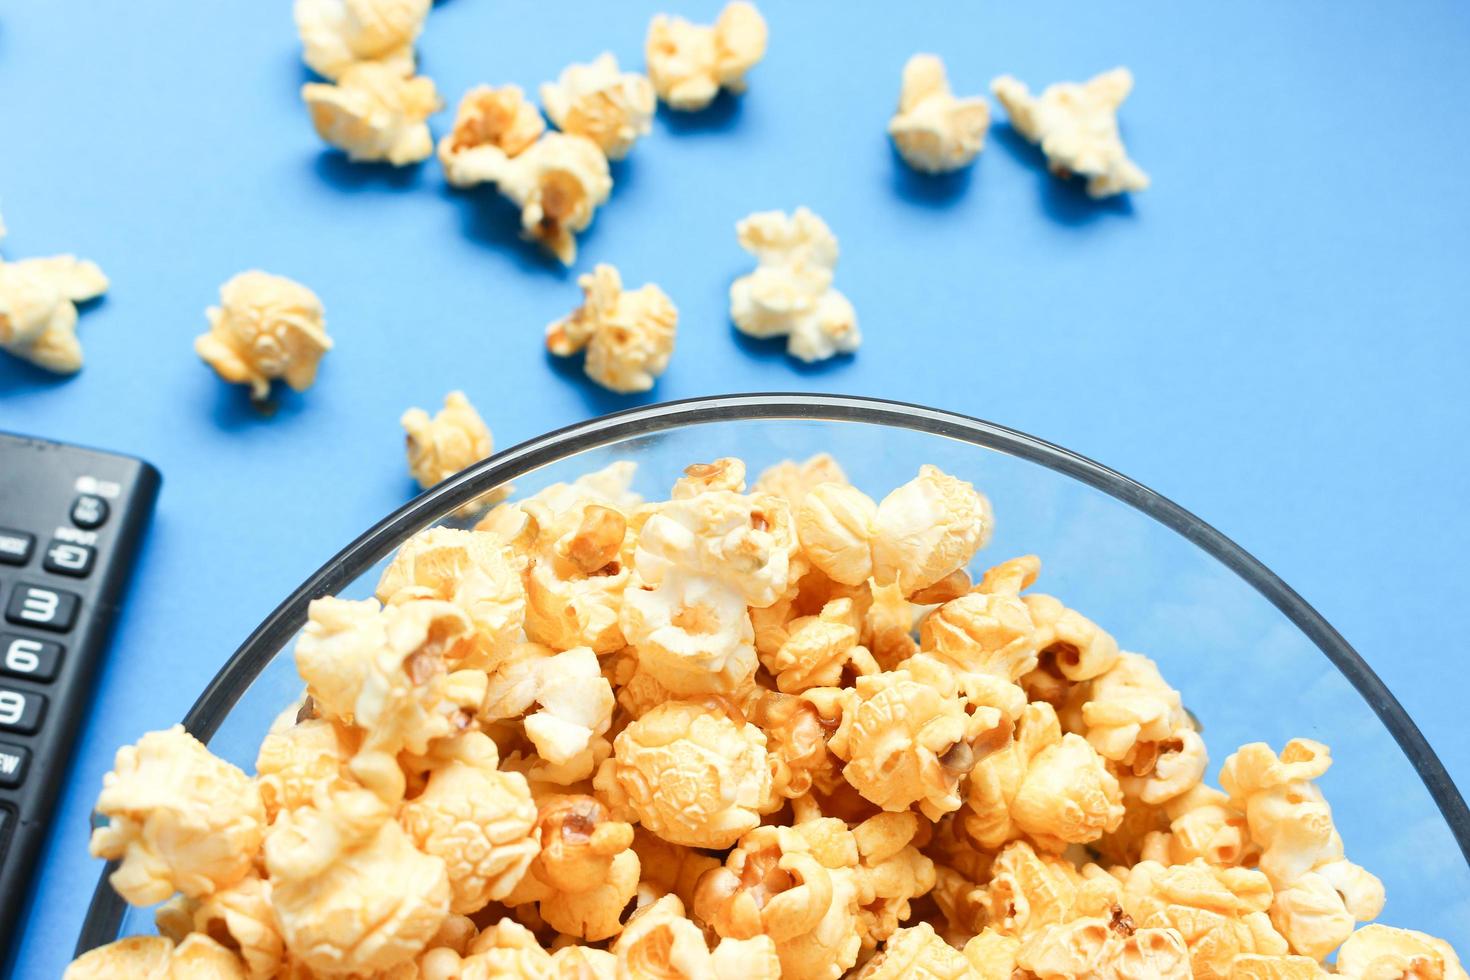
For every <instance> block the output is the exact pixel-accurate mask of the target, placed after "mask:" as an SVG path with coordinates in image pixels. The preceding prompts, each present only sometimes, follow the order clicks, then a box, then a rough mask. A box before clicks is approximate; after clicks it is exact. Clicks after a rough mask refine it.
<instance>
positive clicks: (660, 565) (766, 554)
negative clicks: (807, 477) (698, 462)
mask: <svg viewBox="0 0 1470 980" xmlns="http://www.w3.org/2000/svg"><path fill="white" fill-rule="evenodd" d="M797 547H798V546H797V539H796V531H795V528H794V526H793V522H792V519H791V509H790V507H789V506H787V504H786V502H785V501H784V500H781V499H780V498H779V497H772V496H770V495H767V494H750V495H745V494H740V493H736V492H734V491H731V490H711V491H707V492H705V493H701V494H698V495H696V496H693V497H686V498H683V499H677V500H670V501H668V502H666V503H663V504H659V505H657V506H655V507H654V508H653V509H652V510H651V511H650V512H649V514H648V516H647V519H646V520H645V521H644V522H643V528H642V530H641V531H640V532H639V535H638V547H637V550H636V552H635V553H634V556H633V561H634V565H635V567H636V568H637V571H638V574H639V576H640V577H641V578H642V580H643V581H644V582H645V583H646V584H648V585H651V586H657V585H659V583H661V582H662V581H663V579H664V577H665V575H667V574H669V573H670V572H682V573H685V574H690V575H699V576H704V577H708V578H710V579H713V580H715V581H718V582H721V583H723V584H725V585H727V586H729V587H730V588H732V589H734V590H735V591H736V592H737V593H738V594H739V595H740V596H741V598H742V599H743V601H744V602H745V603H747V604H748V605H751V606H755V607H758V608H759V607H763V606H769V605H772V604H774V603H775V602H776V601H777V600H778V599H779V598H781V596H782V595H783V594H784V593H785V591H786V589H787V587H788V586H789V585H790V583H791V572H792V558H793V556H794V555H795V554H796V551H797Z"/></svg>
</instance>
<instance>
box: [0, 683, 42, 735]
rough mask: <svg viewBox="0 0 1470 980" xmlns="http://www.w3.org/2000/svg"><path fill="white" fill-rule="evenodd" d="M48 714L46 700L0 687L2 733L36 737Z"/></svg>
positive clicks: (38, 695)
mask: <svg viewBox="0 0 1470 980" xmlns="http://www.w3.org/2000/svg"><path fill="white" fill-rule="evenodd" d="M45 714H46V698H45V697H43V696H42V695H40V694H32V693H31V692H30V691H17V690H16V689H15V688H13V687H0V732H15V733H17V734H19V735H34V734H35V733H36V729H38V728H40V727H41V719H42V717H44V716H45Z"/></svg>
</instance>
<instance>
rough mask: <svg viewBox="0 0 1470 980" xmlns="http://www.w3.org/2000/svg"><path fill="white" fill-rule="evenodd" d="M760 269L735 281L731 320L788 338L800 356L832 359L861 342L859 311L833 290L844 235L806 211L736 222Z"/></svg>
mask: <svg viewBox="0 0 1470 980" xmlns="http://www.w3.org/2000/svg"><path fill="white" fill-rule="evenodd" d="M735 232H736V235H737V236H738V238H739V240H740V247H741V248H743V249H745V250H746V251H747V252H750V253H751V254H752V255H754V256H755V257H756V263H757V265H756V270H755V271H754V272H752V273H751V274H750V275H746V276H741V277H740V278H739V279H736V280H735V282H734V283H732V284H731V285H730V319H731V320H733V321H734V322H735V327H736V329H738V330H739V331H740V332H741V333H743V334H747V335H749V336H751V337H785V338H786V352H787V353H788V354H790V355H791V356H792V357H795V358H797V359H798V360H802V361H807V362H809V363H810V362H813V361H821V360H826V359H827V358H829V357H832V356H833V355H835V354H839V353H851V352H852V351H855V350H857V349H858V345H859V344H861V343H862V339H863V338H862V334H861V333H860V332H859V331H858V325H857V313H856V312H855V311H854V310H853V308H852V304H851V303H849V302H848V300H847V297H846V296H843V295H842V294H841V293H840V292H838V291H837V290H835V289H833V288H832V274H833V269H834V268H835V267H836V265H837V239H836V238H835V237H834V236H833V235H832V232H831V230H830V229H829V228H828V227H827V224H826V222H824V221H823V220H822V219H821V218H819V217H817V216H816V215H815V214H813V213H812V212H811V211H809V210H807V209H806V208H797V209H796V211H795V212H794V213H793V214H792V215H790V216H789V217H788V216H787V215H785V214H783V213H781V212H780V211H760V212H757V213H755V214H752V215H750V216H749V217H747V218H745V219H744V220H742V221H741V222H740V223H739V224H737V225H736V226H735Z"/></svg>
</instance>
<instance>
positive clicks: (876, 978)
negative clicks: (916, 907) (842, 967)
mask: <svg viewBox="0 0 1470 980" xmlns="http://www.w3.org/2000/svg"><path fill="white" fill-rule="evenodd" d="M1039 975H1041V976H1051V975H1052V974H1039ZM969 976H970V964H969V961H968V960H966V959H965V956H964V954H963V953H961V952H960V951H959V950H957V949H955V948H954V947H953V946H951V945H949V943H947V942H945V941H944V940H943V939H941V938H940V937H939V935H938V934H937V933H935V931H934V927H933V926H931V925H930V924H929V923H927V922H921V923H919V924H918V925H917V926H914V927H913V928H911V929H900V930H898V931H897V932H895V933H894V934H893V936H892V937H891V938H890V939H889V940H888V942H887V943H886V944H885V945H884V947H883V951H882V952H880V953H879V954H878V955H877V956H874V957H873V958H872V959H870V960H868V962H867V964H866V965H864V966H863V968H862V969H861V970H859V971H858V972H857V973H855V974H854V975H853V980H904V978H908V977H918V978H920V980H967V978H968V977H969Z"/></svg>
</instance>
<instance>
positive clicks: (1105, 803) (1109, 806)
mask: <svg viewBox="0 0 1470 980" xmlns="http://www.w3.org/2000/svg"><path fill="white" fill-rule="evenodd" d="M1123 814H1124V808H1123V794H1122V790H1121V789H1120V788H1119V786H1118V780H1117V779H1116V778H1114V776H1113V775H1112V774H1111V773H1110V772H1108V769H1107V766H1106V765H1105V764H1104V762H1103V759H1102V757H1101V756H1099V755H1098V754H1097V752H1096V751H1095V750H1094V749H1093V748H1092V746H1091V745H1089V744H1088V743H1087V741H1086V739H1084V738H1082V737H1081V736H1080V735H1076V734H1072V733H1068V734H1066V735H1063V734H1062V731H1061V726H1060V725H1059V724H1058V722H1057V716H1056V712H1055V711H1054V710H1053V709H1052V707H1051V706H1050V705H1049V704H1047V703H1045V702H1041V701H1039V702H1033V703H1032V704H1030V705H1028V706H1027V707H1026V709H1025V711H1024V712H1023V713H1022V714H1021V718H1020V720H1019V722H1018V723H1017V725H1016V732H1015V737H1014V738H1012V739H1011V741H1010V742H1009V743H1007V744H1006V745H1005V746H1004V747H1003V748H1001V749H1000V750H999V751H997V752H994V753H992V754H991V755H989V756H987V757H985V758H983V759H981V760H980V761H979V763H978V764H977V765H976V766H975V767H974V770H973V771H972V772H971V773H970V779H969V783H968V790H967V793H966V797H965V807H964V810H963V811H962V814H961V819H962V822H963V824H964V827H965V830H966V833H968V834H969V835H970V837H971V838H973V839H974V840H975V841H976V842H977V843H979V844H980V845H981V846H983V847H997V846H999V845H1000V844H1002V843H1004V842H1005V841H1007V840H1013V839H1015V838H1017V837H1019V836H1021V835H1023V834H1024V835H1026V836H1028V837H1029V838H1030V839H1031V840H1033V841H1034V842H1035V843H1036V844H1037V845H1038V846H1039V847H1042V848H1044V849H1046V850H1050V851H1058V852H1059V851H1061V850H1063V849H1064V848H1065V847H1066V845H1068V844H1085V843H1089V842H1091V841H1095V840H1097V839H1098V838H1099V837H1101V836H1102V835H1103V834H1104V833H1107V832H1109V831H1113V830H1116V829H1117V828H1118V825H1119V824H1120V823H1121V822H1122V820H1123Z"/></svg>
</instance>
